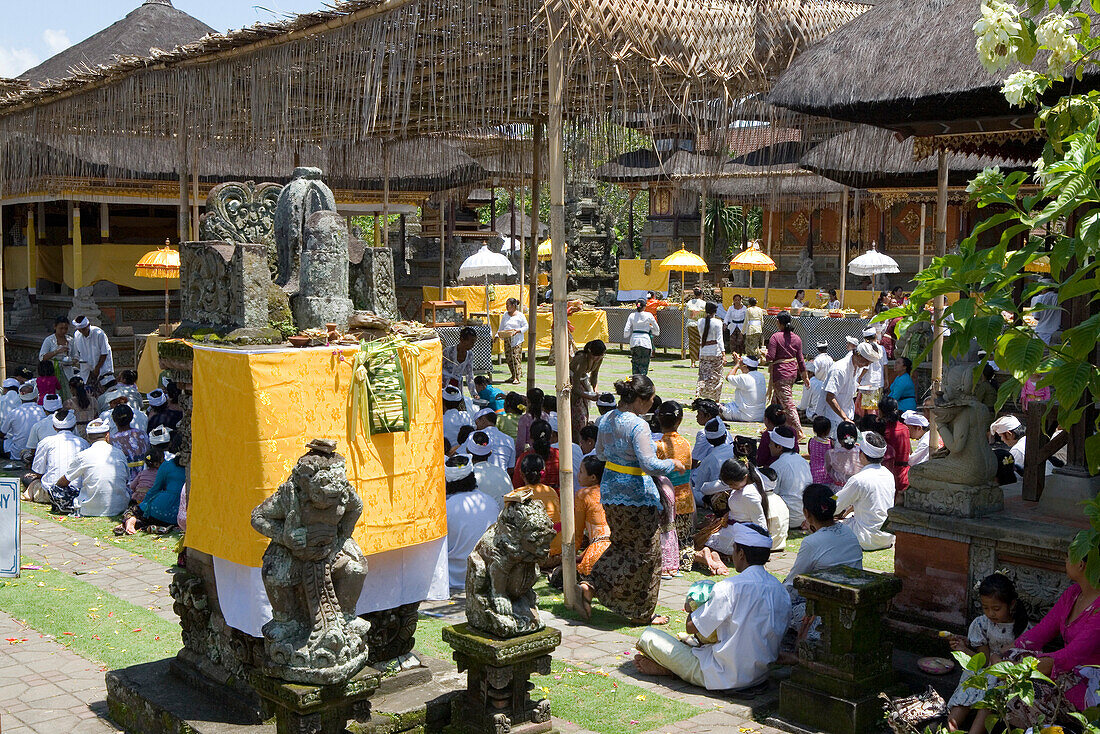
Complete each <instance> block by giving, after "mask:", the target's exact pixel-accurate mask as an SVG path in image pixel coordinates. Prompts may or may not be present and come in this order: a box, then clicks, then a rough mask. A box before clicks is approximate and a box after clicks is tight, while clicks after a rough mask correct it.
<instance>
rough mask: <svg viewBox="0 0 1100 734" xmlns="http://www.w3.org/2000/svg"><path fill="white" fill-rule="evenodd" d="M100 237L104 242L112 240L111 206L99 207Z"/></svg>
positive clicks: (103, 205)
mask: <svg viewBox="0 0 1100 734" xmlns="http://www.w3.org/2000/svg"><path fill="white" fill-rule="evenodd" d="M99 237H100V239H102V240H103V242H107V240H109V239H111V205H110V204H107V203H103V204H100V205H99Z"/></svg>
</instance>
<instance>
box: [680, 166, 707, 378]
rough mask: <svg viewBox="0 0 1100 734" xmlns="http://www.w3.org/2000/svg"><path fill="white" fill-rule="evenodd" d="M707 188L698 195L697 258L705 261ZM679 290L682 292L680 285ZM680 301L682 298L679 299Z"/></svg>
mask: <svg viewBox="0 0 1100 734" xmlns="http://www.w3.org/2000/svg"><path fill="white" fill-rule="evenodd" d="M706 248H707V187H706V186H703V188H702V191H701V192H700V194H699V257H701V258H703V259H704V260H706V259H707V254H706ZM699 285H703V273H702V272H700V273H699ZM680 290H681V291H683V285H682V284H681V286H680ZM680 300H681V301H682V300H683V298H681V299H680ZM683 356H684V355H683V345H682V344H681V345H680V357H681V359H682V358H683Z"/></svg>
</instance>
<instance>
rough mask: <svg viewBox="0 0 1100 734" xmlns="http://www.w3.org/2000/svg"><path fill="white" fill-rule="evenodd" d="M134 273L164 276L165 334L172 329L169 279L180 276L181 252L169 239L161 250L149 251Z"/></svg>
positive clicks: (154, 276) (145, 276)
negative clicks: (169, 314) (169, 317)
mask: <svg viewBox="0 0 1100 734" xmlns="http://www.w3.org/2000/svg"><path fill="white" fill-rule="evenodd" d="M134 275H136V276H138V277H140V278H164V336H168V335H169V334H170V333H171V331H172V326H171V322H170V321H169V320H168V281H169V279H173V278H179V277H180V254H179V251H178V250H173V249H172V246H171V243H169V241H168V240H165V241H164V247H162V248H160V249H159V250H153V251H152V252H147V253H145V254H144V255H142V256H141V259H140V260H138V261H137V265H135V266H134Z"/></svg>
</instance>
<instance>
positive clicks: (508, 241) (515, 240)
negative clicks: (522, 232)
mask: <svg viewBox="0 0 1100 734" xmlns="http://www.w3.org/2000/svg"><path fill="white" fill-rule="evenodd" d="M522 249H523V238H522V237H505V238H504V245H502V246H501V248H500V251H501V252H507V253H516V252H519V251H520V250H522Z"/></svg>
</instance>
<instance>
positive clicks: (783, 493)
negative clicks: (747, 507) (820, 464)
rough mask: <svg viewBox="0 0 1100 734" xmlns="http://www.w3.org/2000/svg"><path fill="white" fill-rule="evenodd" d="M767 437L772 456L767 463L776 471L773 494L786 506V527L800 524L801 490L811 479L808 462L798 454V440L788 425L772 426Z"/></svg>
mask: <svg viewBox="0 0 1100 734" xmlns="http://www.w3.org/2000/svg"><path fill="white" fill-rule="evenodd" d="M768 438H769V442H768V448H769V449H770V450H771V452H772V456H773V457H775V458H774V459H773V461H772V463H771V468H772V469H773V470H774V471H775V474H776V484H775V494H776V496H778V497H779V498H780V499H782V500H783V504H785V505H786V506H787V515H788V518H789V519H788V522H789V527H792V528H799V527H802V523H803V522H805V520H806V518H805V517H804V516H803V514H802V493H803V491H805V489H806V486H807V485H809V484H813V481H814V479H813V473H812V472H811V471H810V462H808V461H806V460H805V459H804V458H802V456H800V455H799V453H798V439H796V438H795V435H794V431H792V430H791V428H790V426H777V427H775V428H773V429H772V430H771V431H770V432H769V433H768Z"/></svg>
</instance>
